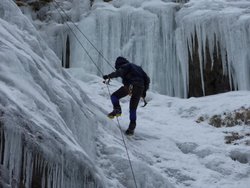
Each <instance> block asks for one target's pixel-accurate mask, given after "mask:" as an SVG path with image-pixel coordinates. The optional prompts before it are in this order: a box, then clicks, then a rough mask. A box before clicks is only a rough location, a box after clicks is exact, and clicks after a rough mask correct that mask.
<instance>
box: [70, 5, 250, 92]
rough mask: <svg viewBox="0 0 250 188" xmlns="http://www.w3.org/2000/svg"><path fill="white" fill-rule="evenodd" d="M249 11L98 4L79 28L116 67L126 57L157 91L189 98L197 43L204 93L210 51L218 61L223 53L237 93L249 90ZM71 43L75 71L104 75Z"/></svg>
mask: <svg viewBox="0 0 250 188" xmlns="http://www.w3.org/2000/svg"><path fill="white" fill-rule="evenodd" d="M185 2H186V1H185ZM249 6H250V5H249V2H247V1H237V2H232V1H228V2H227V1H226V0H225V1H203V0H202V1H197V0H193V1H190V2H189V3H186V4H178V3H173V2H170V1H164V2H163V1H144V2H142V1H128V2H127V3H126V2H125V1H113V2H112V3H109V4H107V3H106V4H105V3H96V4H94V5H93V7H92V10H91V12H90V13H89V14H87V15H85V16H82V19H81V21H80V23H79V27H80V29H81V30H82V31H83V32H84V33H85V34H86V36H88V38H89V39H90V40H91V41H92V42H93V44H94V45H95V46H96V47H97V48H98V49H99V50H100V51H101V52H102V53H103V55H104V56H105V57H106V58H107V59H108V60H109V61H110V62H111V63H113V62H114V61H115V58H116V57H117V56H119V55H123V56H125V57H127V58H128V59H129V60H130V61H131V62H134V63H136V64H138V65H141V66H142V67H143V68H144V69H145V70H146V71H147V72H148V73H149V75H150V77H151V78H152V86H151V89H153V90H155V91H158V92H160V93H163V94H167V95H171V96H179V97H187V96H188V92H189V91H188V88H189V76H190V75H189V61H190V59H189V56H190V53H191V54H192V51H193V50H194V49H195V46H194V44H195V43H194V38H195V37H197V40H198V47H197V50H198V54H199V58H198V59H199V63H200V69H201V71H200V74H201V84H202V86H201V87H202V89H203V93H205V89H206V88H205V84H204V75H203V71H204V67H206V66H205V65H206V60H207V57H206V56H207V54H206V53H204V52H205V49H206V48H208V49H209V56H210V59H212V61H213V55H214V53H215V51H214V50H217V51H218V50H219V49H220V52H219V53H220V54H221V58H222V64H223V74H225V75H228V77H229V82H230V85H231V89H232V88H235V89H239V90H249V89H250V76H249V72H250V70H249V69H250V68H249V67H250V65H249V64H250V63H249V62H250V61H249V48H250V47H249V46H250V45H249V32H250V31H249V11H248V8H247V7H249ZM75 32H76V33H77V36H78V37H79V38H80V40H81V41H82V43H83V44H84V46H85V47H86V49H88V51H89V53H90V55H91V56H92V58H93V59H94V60H95V62H96V63H97V64H98V66H100V68H101V69H102V70H103V72H104V73H106V72H110V71H112V69H111V68H110V67H109V65H107V64H106V63H105V62H104V61H103V59H102V58H101V57H100V55H98V53H96V51H95V50H94V49H93V47H91V45H89V43H88V41H87V40H86V39H85V38H84V37H83V36H82V35H81V33H80V32H79V31H77V30H75ZM71 40H72V41H73V42H72V46H71V47H72V62H73V64H72V66H75V67H77V66H82V67H84V68H85V69H86V70H87V71H90V72H93V73H95V74H99V75H100V74H101V73H100V72H98V70H97V69H96V67H95V66H94V65H93V63H92V62H91V61H90V59H89V57H88V56H87V55H86V53H85V52H84V51H83V50H82V48H81V47H80V46H79V44H78V42H77V41H76V40H75V38H74V37H73V36H71ZM215 46H216V47H215ZM212 64H213V62H212ZM210 68H211V69H212V68H213V66H212V67H210ZM229 89H230V88H229Z"/></svg>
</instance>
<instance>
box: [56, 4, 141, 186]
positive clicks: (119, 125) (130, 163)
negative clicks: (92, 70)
mask: <svg viewBox="0 0 250 188" xmlns="http://www.w3.org/2000/svg"><path fill="white" fill-rule="evenodd" d="M54 2H55V3H56V4H57V6H58V7H59V8H60V9H61V10H62V12H63V13H64V14H65V15H66V17H67V19H68V20H70V21H71V22H72V20H71V19H70V18H69V17H68V15H67V13H66V12H65V11H64V10H63V9H62V8H61V7H60V5H59V3H58V2H57V1H54ZM56 10H57V11H58V12H59V14H60V15H61V17H62V18H63V15H62V13H61V12H60V11H59V10H58V9H56ZM65 23H66V25H67V26H68V28H69V29H70V31H71V32H72V34H73V35H74V37H75V38H76V40H77V41H78V42H79V44H80V45H81V47H82V48H83V50H84V51H85V53H86V54H87V55H88V57H89V58H90V60H91V61H92V63H93V64H94V65H95V66H96V68H97V70H98V71H99V72H100V73H101V74H102V75H104V74H103V72H102V70H101V69H100V68H99V67H98V66H97V64H96V63H95V61H94V60H93V58H92V57H91V56H90V54H89V52H88V51H87V49H86V48H85V47H84V46H83V44H82V43H81V41H80V39H79V38H78V37H77V35H76V34H75V33H74V31H73V29H72V28H71V27H70V25H69V24H68V23H67V22H65ZM72 23H73V22H72ZM73 24H74V26H75V27H76V28H77V29H78V30H79V31H80V33H81V34H82V35H83V36H84V38H85V39H86V40H87V41H88V42H89V43H90V44H91V46H92V47H93V48H94V49H95V50H96V51H97V52H98V54H99V55H100V56H101V57H102V58H103V59H104V60H105V61H106V62H107V63H108V64H109V65H110V66H111V67H112V68H113V69H114V67H113V66H112V65H111V64H110V63H109V61H108V60H107V59H106V58H105V57H104V56H103V54H102V53H101V52H100V51H99V50H98V49H97V48H96V47H95V45H94V44H93V43H92V42H91V41H90V40H89V39H88V38H87V36H86V35H85V34H84V33H83V32H82V31H81V30H80V29H79V27H78V26H77V25H76V24H75V23H73ZM106 85H107V89H108V93H109V96H110V97H111V93H110V89H109V86H108V84H106ZM116 120H117V124H118V127H119V129H120V132H121V135H122V141H123V144H124V147H125V149H126V153H127V157H128V161H129V166H130V169H131V172H132V176H133V180H134V183H135V187H136V188H137V183H136V178H135V173H134V170H133V166H132V162H131V159H130V156H129V152H128V147H127V144H126V142H125V139H124V135H123V132H122V129H121V124H120V122H119V119H118V117H116Z"/></svg>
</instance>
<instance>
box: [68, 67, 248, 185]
mask: <svg viewBox="0 0 250 188" xmlns="http://www.w3.org/2000/svg"><path fill="white" fill-rule="evenodd" d="M70 72H71V73H72V74H74V75H75V77H77V78H80V79H81V80H83V81H84V82H85V83H81V82H80V81H79V83H80V85H81V86H82V87H83V90H85V91H86V92H87V94H88V96H89V97H90V98H91V99H92V100H93V101H94V102H95V103H96V105H97V106H99V107H100V108H101V110H102V111H103V112H104V113H108V111H110V110H111V109H112V106H111V103H110V100H109V93H108V89H107V87H106V85H104V84H103V83H102V79H101V78H99V77H95V76H93V75H88V74H87V73H83V72H84V71H83V70H79V69H71V70H70ZM119 86H120V83H119V82H117V81H112V82H111V85H110V92H111V93H112V92H113V91H115V90H116V89H117V88H118V87H119ZM148 100H149V103H148V105H147V106H146V107H145V108H142V107H139V108H138V121H137V128H136V132H135V136H133V137H129V138H128V137H126V136H125V140H126V143H127V146H128V150H129V154H130V157H131V160H132V164H133V168H134V171H135V176H136V179H137V184H138V186H139V187H156V184H155V182H157V181H158V185H157V187H167V183H166V182H167V181H170V182H171V183H172V185H175V187H180V188H183V187H192V188H201V187H204V188H205V187H206V188H207V187H213V188H214V187H220V188H230V187H231V188H235V187H238V188H247V187H248V186H249V184H250V147H249V146H246V145H245V144H244V143H243V141H242V143H241V142H239V145H233V144H225V136H226V132H230V131H236V132H239V133H240V134H246V133H249V132H250V127H249V125H248V126H247V125H242V126H236V127H232V128H225V127H224V128H215V127H213V126H211V125H209V124H208V121H206V120H205V121H204V122H202V123H197V122H196V120H197V119H198V118H199V117H200V116H204V117H211V116H213V115H215V114H223V113H224V112H225V113H226V112H230V111H231V112H232V111H234V110H235V109H239V108H240V107H242V106H245V107H247V108H249V101H250V92H249V91H240V92H230V93H225V94H220V95H215V96H208V97H203V98H190V99H179V98H173V97H168V96H163V95H159V94H156V93H151V92H149V94H148ZM128 101H129V97H126V98H124V99H123V100H122V101H121V105H122V107H123V115H122V117H121V118H119V122H120V124H121V127H122V130H123V131H124V130H125V129H126V128H127V125H128V123H129V120H128V118H129V115H128V104H129V103H128ZM140 105H143V103H141V104H140ZM107 122H108V124H104V125H100V126H99V130H98V131H99V134H100V135H99V136H98V148H99V150H98V156H99V157H98V164H99V166H100V167H101V168H102V170H103V171H104V174H105V175H106V177H107V178H108V179H109V180H110V182H109V184H110V186H111V187H122V186H121V184H120V183H121V182H126V181H128V180H129V181H130V182H129V183H128V184H127V186H128V187H134V182H133V179H132V176H131V174H130V173H131V171H130V169H129V166H128V161H127V156H126V153H125V149H124V145H123V142H122V137H121V133H120V131H119V129H118V128H117V121H116V120H110V121H107ZM244 139H248V140H249V139H250V137H248V138H247V137H246V138H244ZM233 159H234V160H233ZM235 159H236V160H235ZM239 161H241V162H239ZM124 177H126V178H128V179H124ZM130 178H131V179H130ZM117 180H118V181H119V182H118V181H117ZM165 181H166V182H165ZM150 183H152V184H150ZM124 184H125V183H124Z"/></svg>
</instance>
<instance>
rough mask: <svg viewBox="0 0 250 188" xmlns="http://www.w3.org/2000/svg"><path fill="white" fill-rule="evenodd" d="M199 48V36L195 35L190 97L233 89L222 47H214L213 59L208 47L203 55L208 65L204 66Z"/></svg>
mask: <svg viewBox="0 0 250 188" xmlns="http://www.w3.org/2000/svg"><path fill="white" fill-rule="evenodd" d="M198 48H199V47H198V42H197V36H195V44H194V48H193V52H192V57H190V53H189V85H188V87H189V89H188V97H200V96H206V95H213V94H218V93H223V92H227V91H231V90H232V89H231V87H230V83H229V76H228V75H226V74H225V73H224V70H223V66H222V59H221V53H220V49H219V50H218V51H217V50H216V47H215V48H214V53H213V57H212V58H213V59H211V57H210V54H209V49H208V48H207V47H206V52H205V53H206V56H203V57H206V60H204V61H206V66H205V67H204V68H202V67H201V66H200V60H199V52H198ZM201 69H202V73H201ZM202 77H204V83H202V80H203V78H202ZM203 87H204V89H203Z"/></svg>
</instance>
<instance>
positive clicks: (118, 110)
mask: <svg viewBox="0 0 250 188" xmlns="http://www.w3.org/2000/svg"><path fill="white" fill-rule="evenodd" d="M121 115H122V110H121V108H115V109H114V110H113V111H112V112H110V113H109V114H108V117H109V118H110V119H113V118H115V117H119V116H121Z"/></svg>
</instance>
